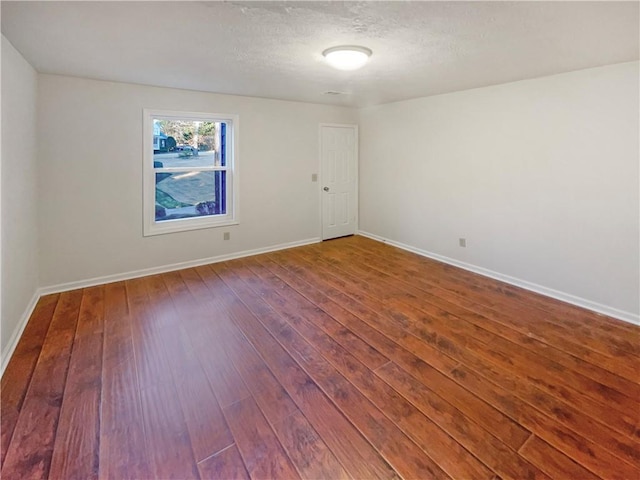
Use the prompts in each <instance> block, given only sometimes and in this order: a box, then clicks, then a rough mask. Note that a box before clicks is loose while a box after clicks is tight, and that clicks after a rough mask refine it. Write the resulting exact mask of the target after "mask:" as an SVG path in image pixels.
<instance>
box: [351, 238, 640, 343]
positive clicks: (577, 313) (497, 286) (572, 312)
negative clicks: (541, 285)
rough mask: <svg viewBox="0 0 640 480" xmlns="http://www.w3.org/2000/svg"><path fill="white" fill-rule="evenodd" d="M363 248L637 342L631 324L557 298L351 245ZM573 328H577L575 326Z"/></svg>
mask: <svg viewBox="0 0 640 480" xmlns="http://www.w3.org/2000/svg"><path fill="white" fill-rule="evenodd" d="M363 244H364V245H366V246H367V247H365V251H366V252H367V253H368V254H371V249H374V250H377V249H382V250H384V256H385V257H388V256H389V254H390V252H391V254H395V255H398V257H400V258H403V257H404V258H405V259H409V260H413V261H417V262H418V264H420V265H423V266H424V267H427V268H429V269H430V270H431V269H434V268H437V269H439V270H441V271H443V272H447V273H452V272H455V274H456V275H457V277H458V278H461V279H465V280H466V281H469V282H471V283H480V284H482V285H483V286H485V287H488V288H491V289H493V290H494V292H495V293H498V294H500V295H503V296H505V297H508V298H509V299H511V300H516V301H519V302H521V303H525V304H528V305H535V306H536V307H537V308H540V309H542V310H546V311H549V312H552V313H554V314H555V315H556V317H555V318H556V320H557V321H563V319H567V320H568V319H571V320H573V321H574V322H575V321H578V322H580V323H582V322H585V321H586V322H588V323H589V324H590V325H592V326H593V328H594V329H596V330H598V331H603V332H607V333H610V334H612V335H616V336H618V337H620V338H623V339H627V340H628V339H629V338H637V335H638V331H637V329H635V328H634V327H633V325H631V324H629V323H626V322H623V321H621V320H617V319H614V318H611V317H607V316H604V315H601V314H598V313H595V312H590V311H588V310H585V309H582V308H580V307H577V306H575V305H571V304H568V303H565V302H562V301H560V300H556V299H554V298H550V297H546V296H544V295H541V294H539V293H536V292H533V291H530V290H524V289H522V288H518V287H515V286H513V285H509V284H507V283H503V282H500V281H496V280H493V279H490V278H488V277H484V276H482V275H478V274H475V273H473V272H469V271H465V270H460V269H456V268H455V267H452V266H450V265H446V264H443V263H441V262H438V261H436V260H433V259H428V258H425V257H421V256H419V255H416V254H413V253H411V252H406V251H402V250H400V249H396V248H394V247H391V246H390V245H385V244H380V242H376V241H373V240H371V239H367V238H365V237H361V236H359V237H355V238H354V241H353V242H352V243H351V244H350V246H360V247H361V246H362V245H363ZM569 325H575V323H572V324H569ZM629 333H631V334H632V337H628V334H629Z"/></svg>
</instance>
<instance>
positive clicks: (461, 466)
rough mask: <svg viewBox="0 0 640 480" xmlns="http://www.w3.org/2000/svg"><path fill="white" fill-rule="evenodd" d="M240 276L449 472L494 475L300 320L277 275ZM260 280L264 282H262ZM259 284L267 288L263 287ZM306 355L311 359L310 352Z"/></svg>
mask: <svg viewBox="0 0 640 480" xmlns="http://www.w3.org/2000/svg"><path fill="white" fill-rule="evenodd" d="M243 265H248V266H249V268H250V269H251V271H252V272H254V273H256V272H260V269H258V268H257V267H256V265H255V264H253V263H251V262H250V261H245V262H243ZM263 275H264V272H263ZM240 277H241V278H247V280H246V281H247V283H248V284H250V285H257V286H258V287H257V288H258V289H257V290H256V289H254V291H255V292H256V293H258V294H260V295H261V297H262V298H264V299H265V301H266V302H267V303H269V304H270V305H271V306H272V308H273V309H274V310H275V311H276V312H278V313H281V314H283V318H286V319H287V320H288V321H289V324H290V325H291V326H292V327H293V328H294V329H295V330H296V331H297V332H298V333H299V334H300V336H301V337H303V338H305V340H307V342H308V343H309V344H310V345H312V346H314V347H315V348H316V349H317V350H318V351H322V352H324V356H325V357H326V359H327V360H329V362H330V363H332V365H333V366H334V367H335V369H336V370H337V371H338V372H340V373H341V374H342V375H343V376H344V377H345V378H346V379H348V380H349V381H350V382H351V383H352V384H353V385H354V386H356V387H357V388H358V390H359V391H360V392H361V393H362V394H363V395H364V396H365V397H367V398H368V399H369V401H371V402H372V403H373V404H374V405H376V406H377V407H378V408H379V409H380V410H381V411H383V412H385V414H386V416H387V418H389V419H390V420H392V421H393V422H394V423H395V424H396V425H397V426H398V427H399V428H400V430H402V431H403V432H404V433H405V434H406V435H407V436H408V437H409V438H411V439H412V440H413V441H414V442H415V443H416V445H418V446H420V447H421V448H422V450H423V451H424V452H425V453H430V454H431V455H433V456H436V457H437V458H443V459H444V461H443V462H441V464H440V465H439V466H440V467H441V468H443V469H444V470H445V471H446V472H447V473H448V474H449V475H451V476H452V477H453V478H482V477H484V478H490V477H491V476H492V474H491V472H490V471H489V470H488V469H487V468H486V467H485V466H484V465H482V464H481V463H480V462H478V461H477V459H476V458H475V457H473V456H472V455H470V454H469V452H468V451H467V450H465V449H464V448H461V446H460V444H459V443H457V442H455V441H454V440H453V439H451V438H450V437H449V435H448V434H447V433H446V432H445V431H443V430H441V429H440V428H439V427H438V426H436V424H435V423H433V422H432V421H431V420H430V419H428V418H427V417H425V416H424V415H422V414H421V413H420V412H419V411H418V410H417V409H415V408H414V407H412V406H411V405H410V404H409V403H408V402H406V401H405V400H404V399H403V398H402V397H400V396H399V395H398V394H397V393H396V392H395V391H393V389H391V388H389V387H388V386H386V385H385V384H384V382H382V381H380V380H379V379H378V378H377V377H376V376H375V375H374V374H373V373H372V372H371V370H369V368H368V367H367V366H366V365H364V364H363V363H361V362H360V361H359V360H358V359H357V358H355V356H352V355H351V353H350V352H347V350H345V349H344V348H342V347H341V346H339V345H337V344H335V343H333V340H332V339H331V338H330V337H329V336H328V335H326V334H323V333H322V332H321V331H320V329H319V328H314V325H312V324H310V323H308V322H305V321H300V320H301V319H300V318H297V316H296V312H297V311H299V310H300V308H299V306H298V305H297V304H296V303H293V304H291V305H288V300H289V299H288V295H287V293H288V290H287V289H286V288H285V287H284V286H283V285H278V284H277V282H275V281H274V279H273V278H270V277H267V276H258V277H255V279H254V278H251V277H250V276H248V277H245V276H243V275H242V274H240ZM258 279H260V280H262V281H261V282H258V281H257V280H258ZM267 285H269V286H271V285H274V287H272V288H273V289H274V290H275V291H277V292H279V294H278V295H279V296H280V298H279V301H274V302H271V301H270V300H272V297H271V296H270V293H273V292H274V290H269V288H270V287H269V286H267ZM259 286H264V287H262V288H260V287H259ZM277 328H284V323H281V324H280V327H277ZM306 357H307V358H309V356H308V355H306ZM316 361H319V360H316ZM448 458H451V459H452V461H447V459H448ZM453 459H455V460H453ZM532 470H533V469H532Z"/></svg>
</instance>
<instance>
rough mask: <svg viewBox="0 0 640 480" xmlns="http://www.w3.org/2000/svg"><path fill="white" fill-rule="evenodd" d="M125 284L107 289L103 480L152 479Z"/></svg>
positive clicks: (103, 388) (101, 474) (102, 423)
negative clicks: (114, 479) (112, 479)
mask: <svg viewBox="0 0 640 480" xmlns="http://www.w3.org/2000/svg"><path fill="white" fill-rule="evenodd" d="M131 337H132V333H131V318H130V315H129V308H128V303H127V292H126V287H125V284H124V282H118V283H111V284H107V285H105V322H104V347H103V351H104V353H103V361H102V403H101V416H100V462H99V477H100V478H101V479H111V478H121V479H136V478H151V477H152V473H151V467H150V465H149V459H148V456H147V450H146V443H145V436H144V427H143V417H142V406H141V404H140V394H139V391H140V388H139V383H138V376H137V371H136V364H135V359H134V350H133V342H132V338H131Z"/></svg>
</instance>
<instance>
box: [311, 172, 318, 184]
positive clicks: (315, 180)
mask: <svg viewBox="0 0 640 480" xmlns="http://www.w3.org/2000/svg"><path fill="white" fill-rule="evenodd" d="M311 181H312V182H317V181H318V174H317V173H312V174H311Z"/></svg>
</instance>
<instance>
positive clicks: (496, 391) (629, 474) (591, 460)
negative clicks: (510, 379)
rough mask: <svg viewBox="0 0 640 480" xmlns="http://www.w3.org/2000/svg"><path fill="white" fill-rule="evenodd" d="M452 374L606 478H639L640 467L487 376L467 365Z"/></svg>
mask: <svg viewBox="0 0 640 480" xmlns="http://www.w3.org/2000/svg"><path fill="white" fill-rule="evenodd" d="M452 374H453V375H454V376H455V378H456V379H458V381H459V382H460V383H461V384H462V385H463V386H464V387H465V388H467V389H468V390H470V391H471V392H473V393H474V394H476V395H478V396H479V397H480V398H483V399H484V400H485V401H487V402H489V403H491V404H493V405H495V406H496V407H497V408H499V409H501V410H502V411H504V412H505V413H507V414H509V415H510V416H512V417H513V418H514V419H516V420H517V421H518V422H519V423H520V424H521V425H522V426H524V427H525V428H527V429H528V430H530V431H531V432H532V433H534V434H536V435H537V436H538V437H540V438H542V439H543V440H545V441H546V442H547V443H549V444H550V445H552V446H553V447H555V448H556V449H558V450H559V451H561V452H563V453H565V454H566V455H568V456H569V457H571V458H572V459H573V460H575V461H576V462H577V463H579V464H580V465H582V466H583V467H585V468H587V469H588V470H590V471H591V472H593V473H595V474H596V475H600V476H602V477H603V478H611V479H614V478H616V479H625V478H636V477H637V476H638V475H640V469H638V468H637V467H636V466H633V465H632V464H630V463H628V462H626V461H624V460H622V459H621V458H619V457H617V456H615V455H612V454H611V453H609V452H608V451H607V450H605V449H604V448H602V446H601V445H599V444H598V443H595V442H593V441H590V440H588V439H585V438H584V437H582V436H581V435H579V434H577V433H575V432H573V431H572V430H571V429H569V428H567V427H565V426H563V425H561V424H559V423H558V422H556V421H554V420H552V419H551V418H549V417H547V416H546V415H544V414H542V413H540V412H538V411H537V410H536V409H535V408H533V407H531V406H529V405H527V404H526V403H524V402H522V401H521V400H519V399H518V398H517V397H514V396H513V395H512V393H511V392H512V390H509V389H504V388H502V387H501V386H500V385H498V384H496V383H493V382H492V381H491V380H489V379H487V378H486V377H483V376H480V375H478V374H477V373H476V372H474V371H472V370H470V369H468V368H466V367H464V366H459V367H457V368H456V369H455V370H454V371H453V372H452Z"/></svg>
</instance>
